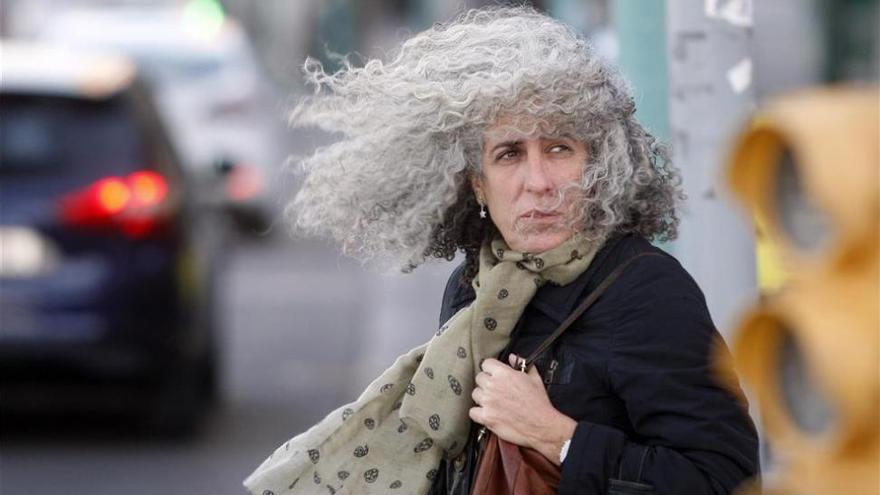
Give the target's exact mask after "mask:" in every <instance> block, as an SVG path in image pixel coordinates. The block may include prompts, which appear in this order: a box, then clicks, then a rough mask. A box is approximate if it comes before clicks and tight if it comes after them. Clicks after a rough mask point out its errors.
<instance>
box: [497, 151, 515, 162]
mask: <svg viewBox="0 0 880 495" xmlns="http://www.w3.org/2000/svg"><path fill="white" fill-rule="evenodd" d="M516 155H517V151H516V150H507V151H504V152H501V153H499V154H498V156H496V157H495V159H496V160H511V159H513V158H516Z"/></svg>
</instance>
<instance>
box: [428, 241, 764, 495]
mask: <svg viewBox="0 0 880 495" xmlns="http://www.w3.org/2000/svg"><path fill="white" fill-rule="evenodd" d="M646 251H648V252H657V253H662V254H663V255H662V256H646V257H642V258H639V259H638V260H636V261H634V262H633V263H632V264H631V265H630V266H629V267H628V268H627V269H626V271H625V272H624V274H623V275H622V276H621V277H620V278H619V279H618V280H617V281H616V282H615V283H614V284H613V285H612V286H611V287H610V288H609V289H608V291H607V292H606V293H605V294H604V295H603V296H602V297H601V298H600V299H599V300H598V301H597V302H596V303H595V305H594V306H593V307H592V308H590V309H589V310H588V311H587V312H586V313H585V314H584V315H583V316H581V317H580V318H579V320H578V321H577V322H575V324H574V325H572V327H570V328H569V329H568V330H567V331H566V333H565V334H563V335H562V336H561V337H560V338H559V340H558V341H557V342H556V344H554V346H553V347H552V348H551V349H550V350H549V351H548V352H547V353H545V355H544V356H543V357H542V358H541V359H539V360H537V361H536V363H535V365H536V366H537V368H538V371H539V372H541V375H542V376H543V377H544V382H545V385H546V387H547V390H548V395H549V396H550V400H551V402H552V403H553V405H554V406H555V407H556V408H557V409H558V410H560V411H561V412H563V413H564V414H566V415H568V416H570V417H572V418H574V419H575V420H577V421H578V425H577V428H576V430H575V433H574V438H573V439H572V441H571V446H570V449H569V452H568V456H567V457H566V459H565V462H564V463H563V465H562V481H561V485H560V487H559V492H558V493H560V494H604V493H609V487H610V485H612V484H613V485H615V488H614V489H612V490H611V492H610V493H655V494H657V495H665V494H670V495H672V494H674V495H679V494H687V495H697V494H726V493H730V492H731V491H732V490H733V489H734V488H736V487H737V485H739V484H740V483H742V482H743V481H745V480H747V479H748V478H751V477H753V476H755V475H757V474H758V439H757V434H756V432H755V428H754V425H753V424H752V421H751V420H750V418H749V416H748V414H747V412H746V406H745V403H744V399H742V398H741V395H742V394H740V396H739V397H737V396H736V395H734V394H732V393H730V392H728V391H727V390H726V389H724V388H722V386H721V385H720V383H719V382H718V380H717V379H716V378H715V375H714V373H713V367H712V364H711V362H710V360H711V357H712V356H713V355H714V352H716V345H718V344H722V345H721V348H722V351H723V352H727V350H726V348H724V346H723V343H722V341H721V339H720V336H719V334H718V332H717V331H716V329H715V326H714V325H713V324H712V320H711V318H710V316H709V311H708V309H707V308H706V302H705V299H704V298H703V294H702V292H701V291H700V288H699V287H697V284H696V283H695V282H694V280H693V279H692V278H691V277H690V275H688V273H687V272H686V271H685V270H684V269H683V268H682V267H681V265H680V264H679V263H678V261H676V260H675V258H673V257H672V256H669V255H667V254H665V253H663V251H662V250H660V249H658V248H656V247H654V246H652V245H651V244H650V243H648V242H647V241H646V240H645V239H643V238H641V237H639V236H635V235H626V236H617V237H614V238H612V239H610V240H609V241H608V242H606V244H605V245H604V246H603V248H602V249H601V250H600V251H599V252H598V253H597V254H596V257H595V258H594V260H593V262H592V263H591V264H590V267H589V268H588V269H587V270H586V271H585V272H584V273H583V274H582V275H581V276H580V277H579V278H578V279H576V280H575V281H574V282H572V283H571V284H569V285H566V286H556V285H552V284H548V285H545V286H544V287H542V288H541V289H539V290H538V292H537V294H535V297H534V298H533V299H532V301H531V302H530V303H529V305H528V306H527V307H526V309H525V311H524V313H523V316H522V317H521V318H520V321H519V323H518V324H517V326H516V328H515V329H514V331H513V334H512V338H511V343H510V345H509V346H508V349H507V350H506V351H505V352H504V353H503V354H502V356H499V357H500V359H501V360H502V361H503V362H506V361H507V359H506V358H507V354H508V353H509V352H514V353H516V354H518V355H521V356H527V355H529V353H530V352H531V351H532V350H533V349H534V348H536V347H537V346H538V345H539V344H540V342H542V341H543V340H544V339H545V338H546V337H547V336H548V335H549V334H550V333H552V332H553V330H554V329H556V328H557V327H558V326H559V324H560V323H561V322H562V320H564V319H565V317H566V316H567V315H568V314H570V313H571V312H572V311H573V310H574V308H575V307H576V306H577V304H578V303H579V302H580V301H582V300H583V298H584V297H586V295H587V294H589V292H590V291H592V290H593V289H594V288H595V287H596V286H597V285H598V284H599V283H600V282H601V281H602V279H603V278H604V277H605V275H607V274H608V273H609V272H610V271H611V270H613V269H614V267H616V266H617V265H618V264H620V263H621V262H623V261H624V260H626V259H627V258H629V257H631V256H632V255H634V254H637V253H640V252H646ZM462 270H463V267H459V268H458V269H456V270H455V272H454V273H453V274H452V276H451V277H450V280H449V282H448V284H447V287H446V293H445V294H444V297H443V307H442V310H441V316H440V320H441V323H442V322H445V321H446V320H447V319H449V317H451V316H452V315H453V314H455V312H456V311H458V310H459V309H461V308H462V307H464V306H466V305H467V304H469V303H470V302H471V301H472V300H473V299H474V297H475V296H474V292H473V290H472V289H471V287H469V286H465V285H462V284H461V283H460V279H461V273H462ZM553 361H555V364H552V365H551V363H552V362H553ZM551 368H552V371H551ZM473 450H474V449H473V445H469V448H468V449H466V453H465V455H466V456H473V455H474V452H473ZM471 459H472V457H471ZM466 460H467V458H466V457H461V458H459V459H458V462H453V461H452V460H449V462H447V461H444V464H443V465H441V469H440V471H439V472H440V473H441V474H440V476H438V479H437V482H436V483H435V486H434V490H433V491H432V493H435V494H440V493H446V492H447V490H448V488H447V487H448V486H450V485H453V484H458V485H459V489H455V490H452V492H453V493H467V492H468V490H467V489H464V490H461V488H460V487H462V486H468V485H469V481H468V480H461V479H457V477H458V478H460V477H461V476H460V475H459V474H458V470H457V469H456V467H458V468H459V469H461V466H463V465H466V464H467V463H466V462H464V461H466ZM443 473H445V474H446V476H443ZM612 480H625V481H628V482H637V483H641V484H643V485H650V486H652V487H653V491H646V492H626V491H617V490H618V489H619V487H620V486H621V485H622V484H620V483H618V482H617V481H612ZM623 484H625V483H623ZM645 488H647V487H645Z"/></svg>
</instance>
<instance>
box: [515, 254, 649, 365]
mask: <svg viewBox="0 0 880 495" xmlns="http://www.w3.org/2000/svg"><path fill="white" fill-rule="evenodd" d="M645 256H663V255H662V254H659V253H653V252H652V253H639V254H637V255H635V256H632V257H630V258H629V259H627V260H626V261H624V262H623V263H621V264H620V265H618V266H617V268H615V269H614V271H613V272H611V273H610V274H608V276H607V277H605V280H603V281H602V283H600V284H599V286H598V287H596V288H595V289H593V292H591V293H590V295H588V296H587V298H586V299H584V300H583V301H582V302H581V303H580V304H579V305H578V307H577V308H575V310H574V311H573V312H572V313H571V314H570V315H568V318H566V319H565V321H563V322H562V324H560V325H559V327H558V328H557V329H556V330H555V331H554V332H553V333H552V334H551V335H550V336H549V337H547V339H546V340H544V342H542V343H541V345H539V346H538V348H537V349H535V350H534V352H532V354H531V355H529V357H527V358H525V359H521V360H520V362H519V363H517V368H518V369H519V370H521V371H525V370H527V369H528V368H529V366H531V365H532V363H533V362H534V361H535V360H536V359H538V357H540V356H541V354H543V353H544V351H546V350H547V348H548V347H550V346H551V345H552V344H553V342H555V341H556V339H558V338H559V336H560V335H562V333H563V332H565V331H566V330H568V327H570V326H571V324H572V323H574V322H575V320H577V319H578V318H580V316H581V315H582V314H584V312H585V311H586V310H588V309H590V306H592V305H593V303H595V302H596V300H597V299H599V297H601V296H602V294H603V293H604V292H605V291H606V290H607V289H608V287H610V286H611V284H613V283H614V281H615V280H617V279H618V278H619V277H620V276H621V275H622V274H623V272H624V270H626V267H628V266H629V265H630V264H631V263H632V262H633V261H635V260H637V259H639V258H642V257H645Z"/></svg>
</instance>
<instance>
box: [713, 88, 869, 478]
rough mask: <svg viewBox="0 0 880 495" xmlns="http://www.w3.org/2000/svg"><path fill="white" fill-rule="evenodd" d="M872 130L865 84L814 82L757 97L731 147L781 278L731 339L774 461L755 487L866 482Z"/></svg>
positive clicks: (734, 172) (734, 182)
mask: <svg viewBox="0 0 880 495" xmlns="http://www.w3.org/2000/svg"><path fill="white" fill-rule="evenodd" d="M878 140H880V91H878V88H876V87H870V88H867V87H862V88H823V89H816V90H811V91H807V92H803V93H799V94H795V95H792V96H789V97H786V98H783V99H781V100H779V101H777V102H775V103H774V104H772V105H770V106H769V107H768V108H767V109H766V110H765V111H763V112H761V113H760V114H759V115H758V116H757V118H756V119H755V121H754V123H753V124H752V125H751V127H750V128H749V129H747V130H746V131H745V132H744V133H743V134H742V136H741V137H740V139H739V141H738V142H737V144H736V146H735V150H734V153H733V155H732V160H731V164H730V168H729V170H730V184H731V186H732V188H733V190H734V192H735V194H736V195H737V196H738V197H739V199H740V200H741V201H742V202H743V203H745V204H746V206H747V207H749V209H750V210H751V211H752V214H753V215H754V216H756V217H757V218H759V219H760V221H761V223H762V225H763V226H764V228H765V234H766V235H767V236H768V237H769V238H770V240H771V241H772V242H773V243H774V244H776V245H777V246H778V247H779V249H780V252H781V253H782V258H783V261H784V263H785V271H786V273H787V274H788V275H787V279H786V281H785V283H784V284H783V286H782V288H781V289H780V290H779V291H778V292H777V293H775V294H771V295H768V296H767V297H766V298H764V300H763V301H762V302H761V303H760V304H759V305H758V307H757V308H755V309H753V310H752V311H751V312H750V314H748V315H747V316H746V317H745V319H744V321H743V323H742V325H741V327H740V329H739V330H738V332H737V333H736V335H735V338H734V341H733V359H734V364H735V366H737V368H738V369H739V371H740V373H741V374H742V377H743V379H744V381H745V382H746V383H747V385H748V386H749V387H750V388H751V389H752V390H754V392H755V394H756V396H757V399H758V405H759V410H760V413H761V419H762V423H763V425H764V429H765V433H766V436H767V439H768V440H769V442H770V443H771V445H772V446H773V447H774V452H775V453H776V454H778V456H779V457H780V460H781V462H780V463H779V464H780V466H781V472H780V473H779V476H778V481H777V483H776V484H775V485H774V486H773V487H768V492H769V493H780V494H829V493H848V494H857V493H876V490H877V488H878V486H880V474H878V470H880V263H878V260H880V177H878V171H880V144H878Z"/></svg>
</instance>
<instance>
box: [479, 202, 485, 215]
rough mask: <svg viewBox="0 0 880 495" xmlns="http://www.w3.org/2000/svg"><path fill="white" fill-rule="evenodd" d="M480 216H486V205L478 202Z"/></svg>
mask: <svg viewBox="0 0 880 495" xmlns="http://www.w3.org/2000/svg"><path fill="white" fill-rule="evenodd" d="M480 218H486V205H484V204H483V203H480Z"/></svg>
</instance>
